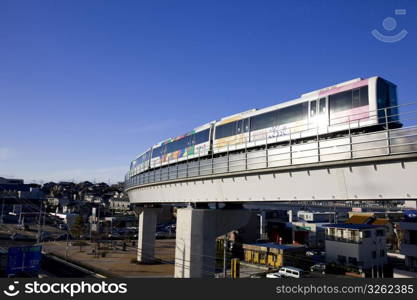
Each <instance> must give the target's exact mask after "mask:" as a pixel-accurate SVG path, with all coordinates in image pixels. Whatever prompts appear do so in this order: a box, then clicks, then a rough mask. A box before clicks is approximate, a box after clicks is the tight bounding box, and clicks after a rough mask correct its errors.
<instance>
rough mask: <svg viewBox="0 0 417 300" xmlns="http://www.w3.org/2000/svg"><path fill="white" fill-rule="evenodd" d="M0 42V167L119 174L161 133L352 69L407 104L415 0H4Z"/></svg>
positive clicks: (9, 172) (23, 174)
mask: <svg viewBox="0 0 417 300" xmlns="http://www.w3.org/2000/svg"><path fill="white" fill-rule="evenodd" d="M395 9H406V10H407V14H406V15H402V16H396V15H395V14H394V10H395ZM386 17H395V19H396V20H397V22H398V26H397V28H396V29H395V30H393V31H392V32H387V31H385V29H384V28H383V25H382V21H383V20H384V19H385V18H386ZM403 28H404V29H406V30H407V31H408V35H407V36H406V38H405V39H403V40H402V41H400V42H397V43H393V44H391V43H383V42H381V41H378V40H376V39H375V38H374V37H373V36H372V35H371V31H372V30H373V29H378V30H379V31H380V32H381V33H385V34H395V33H398V32H399V31H400V30H401V29H403ZM0 45H1V47H0V103H1V107H0V125H1V127H0V176H14V177H18V178H24V179H26V180H28V181H32V180H37V181H39V180H44V181H48V180H72V179H74V180H85V179H89V180H94V179H96V180H105V181H108V180H109V179H110V180H111V181H112V182H113V181H117V180H122V178H123V175H124V173H125V172H126V171H127V169H128V165H129V162H130V160H131V159H133V158H134V157H135V156H136V155H137V154H138V153H140V152H142V151H143V150H145V149H146V148H147V147H149V146H150V145H152V144H154V143H156V142H158V141H160V140H162V139H165V138H167V137H170V136H176V135H179V134H182V133H184V132H186V131H188V130H190V129H192V128H193V127H195V126H198V125H200V124H203V123H205V122H208V121H211V120H214V119H218V118H220V117H222V116H225V115H229V114H233V113H237V112H239V111H244V110H247V109H250V108H253V107H265V106H269V105H272V104H276V103H279V102H282V101H285V100H289V99H293V98H296V97H298V96H299V95H300V94H302V93H305V92H308V91H311V90H315V89H318V88H321V87H325V86H328V85H332V84H334V83H338V82H341V81H345V80H349V79H352V78H356V77H367V76H373V75H380V76H383V77H385V78H387V79H389V80H391V81H393V82H395V83H397V84H398V86H399V95H400V101H401V102H410V101H417V96H416V94H417V89H416V83H417V72H416V71H417V57H416V55H417V1H415V0H409V1H405V0H404V1H399V0H395V1H380V0H373V1H371V0H369V1H366V0H349V1H347V0H346V1H342V0H337V1H336V0H328V1H320V0H305V1H301V0H288V1H279V0H271V1H242V0H239V1H238V0H236V1H227V0H223V1H214V0H207V1H198V0H190V1H182V0H175V1H174V0H158V1H155V0H149V1H126V0H124V1H115V0H114V1H111V0H109V1H102V0H100V1H93V0H89V1H75V0H71V1H69V0H67V1H64V0H62V1H47V0H42V1H32V0H30V1H20V0H10V1H7V0H2V1H0Z"/></svg>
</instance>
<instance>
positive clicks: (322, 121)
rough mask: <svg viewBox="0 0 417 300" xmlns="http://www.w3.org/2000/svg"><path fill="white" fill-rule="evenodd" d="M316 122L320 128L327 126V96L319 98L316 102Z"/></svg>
mask: <svg viewBox="0 0 417 300" xmlns="http://www.w3.org/2000/svg"><path fill="white" fill-rule="evenodd" d="M318 123H319V126H320V127H321V128H323V127H324V128H325V129H327V126H329V109H328V100H327V97H324V98H320V99H319V102H318Z"/></svg>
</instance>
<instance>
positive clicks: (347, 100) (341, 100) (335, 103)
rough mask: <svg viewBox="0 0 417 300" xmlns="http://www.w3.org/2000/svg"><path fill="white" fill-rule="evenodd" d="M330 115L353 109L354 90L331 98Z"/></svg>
mask: <svg viewBox="0 0 417 300" xmlns="http://www.w3.org/2000/svg"><path fill="white" fill-rule="evenodd" d="M329 107H330V113H336V112H339V111H342V110H349V109H351V108H352V90H349V91H346V92H342V93H338V94H334V95H330V96H329Z"/></svg>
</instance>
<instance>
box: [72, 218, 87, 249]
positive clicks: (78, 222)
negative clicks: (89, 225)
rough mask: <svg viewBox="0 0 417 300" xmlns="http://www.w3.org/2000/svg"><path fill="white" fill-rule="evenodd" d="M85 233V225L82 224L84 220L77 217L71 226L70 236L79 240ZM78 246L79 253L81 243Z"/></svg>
mask: <svg viewBox="0 0 417 300" xmlns="http://www.w3.org/2000/svg"><path fill="white" fill-rule="evenodd" d="M84 231H85V224H84V219H83V217H82V216H78V217H77V218H76V219H75V221H74V223H73V224H72V226H71V229H70V232H71V234H72V235H73V236H74V237H75V238H76V239H78V240H79V239H80V237H81V235H83V234H84ZM79 246H80V251H81V247H82V246H83V245H82V243H79Z"/></svg>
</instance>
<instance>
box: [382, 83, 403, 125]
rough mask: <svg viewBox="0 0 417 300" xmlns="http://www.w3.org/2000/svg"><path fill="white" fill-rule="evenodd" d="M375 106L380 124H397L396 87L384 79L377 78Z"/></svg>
mask: <svg viewBox="0 0 417 300" xmlns="http://www.w3.org/2000/svg"><path fill="white" fill-rule="evenodd" d="M377 105H378V109H379V110H378V117H379V119H380V122H382V123H385V122H386V121H388V122H389V123H393V122H397V121H398V120H399V118H398V100H397V86H396V85H395V84H392V83H390V82H388V81H386V80H384V79H381V78H378V82H377Z"/></svg>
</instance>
